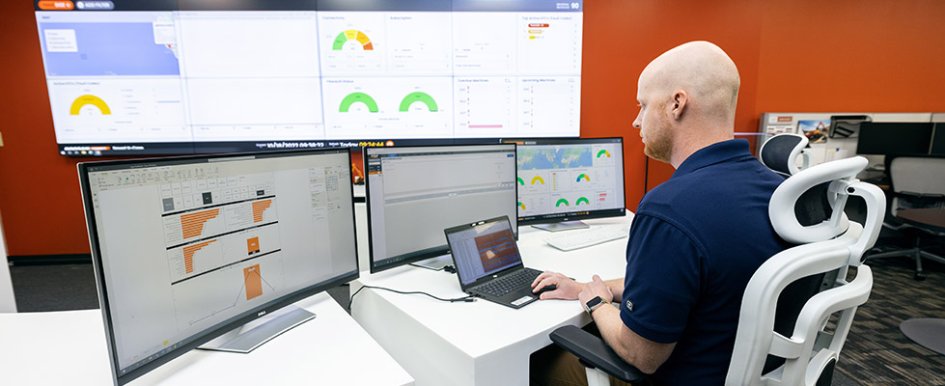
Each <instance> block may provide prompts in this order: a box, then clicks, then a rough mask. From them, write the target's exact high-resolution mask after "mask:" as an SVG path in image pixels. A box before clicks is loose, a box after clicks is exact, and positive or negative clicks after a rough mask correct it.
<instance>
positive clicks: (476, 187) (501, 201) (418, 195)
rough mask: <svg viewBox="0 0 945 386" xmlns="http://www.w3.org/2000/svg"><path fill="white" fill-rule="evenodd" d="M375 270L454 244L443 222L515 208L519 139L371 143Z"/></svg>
mask: <svg viewBox="0 0 945 386" xmlns="http://www.w3.org/2000/svg"><path fill="white" fill-rule="evenodd" d="M364 162H365V166H366V168H367V174H368V177H367V204H368V205H367V207H368V234H369V238H370V248H371V272H378V271H382V270H385V269H388V268H393V267H396V266H399V265H403V264H407V263H411V262H415V261H419V260H423V259H427V258H432V257H437V256H441V255H444V254H445V253H447V252H448V248H447V243H446V240H445V239H444V238H443V230H444V229H446V228H450V227H453V226H456V225H459V224H465V223H471V222H474V221H479V220H482V219H484V218H492V217H498V216H503V215H505V216H509V218H510V219H513V222H512V229H513V230H517V229H518V228H517V225H516V223H515V221H514V219H515V218H516V207H515V203H516V183H515V145H513V144H501V145H463V146H416V147H388V148H366V149H365V152H364Z"/></svg>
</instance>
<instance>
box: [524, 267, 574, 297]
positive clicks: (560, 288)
mask: <svg viewBox="0 0 945 386" xmlns="http://www.w3.org/2000/svg"><path fill="white" fill-rule="evenodd" d="M549 286H554V289H545V288H546V287H549ZM585 286H586V284H582V283H578V282H576V281H574V280H573V279H571V278H569V277H567V276H564V275H562V274H560V273H557V272H548V271H545V272H542V273H541V275H538V277H537V278H535V281H533V282H532V292H534V293H541V296H540V297H539V298H540V299H543V300H544V299H565V300H575V299H577V298H578V294H579V293H581V291H583V290H584V287H585ZM542 289H545V290H544V291H542Z"/></svg>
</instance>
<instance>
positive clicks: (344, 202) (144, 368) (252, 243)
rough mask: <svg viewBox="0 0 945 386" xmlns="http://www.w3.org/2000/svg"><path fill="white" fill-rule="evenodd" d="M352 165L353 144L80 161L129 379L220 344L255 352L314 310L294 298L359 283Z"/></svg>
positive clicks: (105, 308)
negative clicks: (318, 148) (350, 148)
mask: <svg viewBox="0 0 945 386" xmlns="http://www.w3.org/2000/svg"><path fill="white" fill-rule="evenodd" d="M350 165H351V161H350V153H349V151H348V150H347V149H332V150H326V151H298V152H279V153H264V154H254V155H247V154H241V155H224V156H212V157H185V158H167V159H148V160H131V161H113V162H96V163H83V164H79V166H78V168H79V179H80V182H81V185H82V195H83V199H84V203H85V212H86V219H87V222H88V230H89V236H90V243H91V248H92V257H93V262H94V267H95V279H96V284H97V286H98V294H99V302H100V304H101V309H102V314H103V317H104V324H105V333H106V337H107V339H108V342H107V343H108V350H109V355H110V359H111V366H112V373H113V375H114V379H115V382H116V384H124V383H127V382H129V381H131V380H133V379H135V378H137V377H139V376H141V375H143V374H144V373H146V372H148V371H150V370H153V369H155V368H157V367H158V366H160V365H161V364H163V363H166V362H168V361H170V360H171V359H173V358H175V357H177V356H180V355H181V354H183V353H185V352H187V351H189V350H191V349H193V348H196V347H198V345H201V344H204V343H208V341H209V344H213V346H212V347H210V348H215V349H220V350H224V351H238V352H248V351H250V350H252V349H253V348H255V347H257V346H259V345H260V344H262V343H265V342H266V341H268V340H269V339H272V338H273V337H275V336H276V335H278V334H279V333H281V332H283V331H285V330H287V329H289V328H292V327H294V326H296V325H298V324H300V323H302V322H304V321H305V320H308V319H311V318H312V317H314V315H312V314H311V313H309V312H308V311H306V310H304V309H301V308H298V307H295V306H288V307H286V306H287V305H290V304H291V303H294V302H296V301H298V300H301V299H303V298H305V297H308V296H310V295H312V294H315V293H318V292H321V291H323V290H325V289H327V288H330V287H334V286H337V285H339V284H342V283H344V282H348V281H351V280H353V279H356V278H357V277H358V263H357V248H356V245H355V228H354V204H353V202H352V192H351V169H350ZM264 315H265V316H264ZM260 317H262V318H260ZM257 318H260V319H261V320H254V319H257ZM249 321H253V325H254V326H256V327H252V328H250V327H249V326H246V328H243V331H231V330H234V329H237V330H239V329H240V328H241V326H242V325H243V324H245V323H247V322H249ZM257 325H258V326H257ZM228 331H230V332H229V333H228ZM221 335H222V336H221ZM218 336H219V338H217V337H218ZM229 337H232V338H233V339H232V340H229V339H228V338H229ZM214 338H217V339H214ZM211 339H213V341H210V340H211ZM201 348H208V347H204V346H201Z"/></svg>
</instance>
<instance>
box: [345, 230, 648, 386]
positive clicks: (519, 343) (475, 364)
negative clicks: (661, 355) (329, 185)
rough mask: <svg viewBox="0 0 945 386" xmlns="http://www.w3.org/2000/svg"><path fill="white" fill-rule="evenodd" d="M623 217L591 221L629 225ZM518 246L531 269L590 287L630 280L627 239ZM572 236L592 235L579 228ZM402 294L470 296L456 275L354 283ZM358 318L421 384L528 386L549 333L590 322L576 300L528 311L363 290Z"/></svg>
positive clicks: (399, 274) (410, 274)
mask: <svg viewBox="0 0 945 386" xmlns="http://www.w3.org/2000/svg"><path fill="white" fill-rule="evenodd" d="M632 218H633V215H632V214H628V215H627V216H626V217H624V218H619V219H600V220H590V221H586V222H587V223H589V224H591V225H592V226H593V225H601V224H624V225H625V226H626V227H627V228H629V225H630V220H631V219H632ZM519 229H520V231H521V233H520V237H519V248H520V250H521V253H522V260H523V261H524V263H525V266H527V267H530V268H535V269H539V270H553V271H557V272H562V273H564V274H565V275H568V276H570V277H573V278H575V279H576V280H578V281H589V280H590V279H591V277H592V276H593V275H594V274H599V275H601V277H602V278H603V279H605V280H606V279H615V278H623V276H624V272H625V270H626V257H625V256H626V246H627V239H626V238H624V239H620V240H615V241H611V242H608V243H604V244H599V245H595V246H592V247H588V248H584V249H579V250H575V251H571V252H561V251H558V250H556V249H554V248H552V247H550V246H548V245H547V244H545V242H544V241H543V239H544V237H547V236H548V235H549V233H548V232H545V231H540V230H537V229H534V228H531V227H520V228H519ZM568 232H593V227H592V228H591V229H589V230H576V231H568ZM362 284H363V285H371V286H381V287H388V288H392V289H397V290H402V291H412V290H416V291H425V292H429V293H431V294H434V295H437V296H440V297H446V298H453V297H460V296H463V295H465V294H464V293H463V292H462V291H461V290H460V288H459V280H458V279H457V277H456V275H454V274H448V273H445V272H438V271H431V270H428V269H423V268H417V267H410V266H402V267H398V268H394V269H391V270H388V271H384V272H380V273H378V274H375V275H370V274H368V273H367V272H362V273H361V279H360V280H358V281H355V282H352V283H351V291H352V293H353V291H356V290H358V288H360V287H361V285H362ZM352 316H354V318H355V320H357V321H358V323H360V324H361V326H363V327H364V328H365V329H366V330H367V331H368V333H370V334H371V336H373V337H374V339H376V340H377V342H378V343H380V344H381V346H382V347H384V349H386V350H387V352H389V353H390V354H391V355H392V356H393V357H394V358H395V359H396V360H397V362H398V363H400V365H401V366H403V367H404V368H405V369H406V370H407V372H408V373H410V375H412V376H413V377H414V378H415V379H416V380H417V384H418V385H457V386H459V385H527V384H528V361H529V356H530V355H531V353H533V352H535V351H537V350H538V349H540V348H542V347H544V346H547V345H549V344H551V340H550V339H549V338H548V334H549V333H550V332H551V331H553V330H554V329H556V328H558V327H560V326H564V325H569V324H570V325H585V324H587V323H589V322H590V317H589V316H587V315H586V314H585V313H584V311H583V309H582V308H581V306H580V305H579V304H578V302H577V301H563V300H550V301H538V302H535V303H532V304H529V305H527V306H525V307H523V308H521V309H518V310H515V309H512V308H508V307H504V306H500V305H498V304H495V303H492V302H488V301H485V300H478V301H476V302H474V303H462V302H460V303H445V302H439V301H436V300H433V299H430V298H428V297H425V296H422V295H401V294H395V293H391V292H388V291H381V290H373V289H367V288H366V289H364V290H363V291H361V293H359V294H358V295H357V297H355V299H354V303H353V309H352Z"/></svg>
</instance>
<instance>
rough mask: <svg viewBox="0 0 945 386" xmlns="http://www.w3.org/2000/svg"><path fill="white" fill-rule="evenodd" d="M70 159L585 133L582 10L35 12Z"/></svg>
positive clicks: (350, 7) (77, 8)
mask: <svg viewBox="0 0 945 386" xmlns="http://www.w3.org/2000/svg"><path fill="white" fill-rule="evenodd" d="M35 5H36V20H37V27H38V32H39V40H40V46H41V49H42V57H43V63H44V66H45V71H46V83H47V87H48V92H49V100H50V106H51V113H52V117H53V122H54V126H55V131H56V139H57V142H58V144H59V151H60V153H61V154H63V155H75V156H87V155H107V154H116V155H117V154H183V153H194V152H198V153H203V152H219V151H247V150H266V149H286V148H310V147H333V146H348V147H357V146H365V145H367V146H377V145H384V144H389V143H390V142H394V141H396V142H397V144H398V145H402V144H412V143H417V142H419V143H424V144H426V143H462V142H476V141H478V140H484V139H496V138H503V137H577V136H579V134H580V132H579V123H580V102H581V91H580V90H581V52H582V39H583V2H582V1H569V2H562V1H548V0H513V1H506V0H448V1H420V0H412V1H410V0H408V1H402V0H386V1H374V2H354V1H341V0H336V1H315V0H309V1H291V0H290V1H262V0H257V1H241V2H199V1H195V0H181V1H141V0H128V1H121V0H115V1H56V2H36V3H35Z"/></svg>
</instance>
